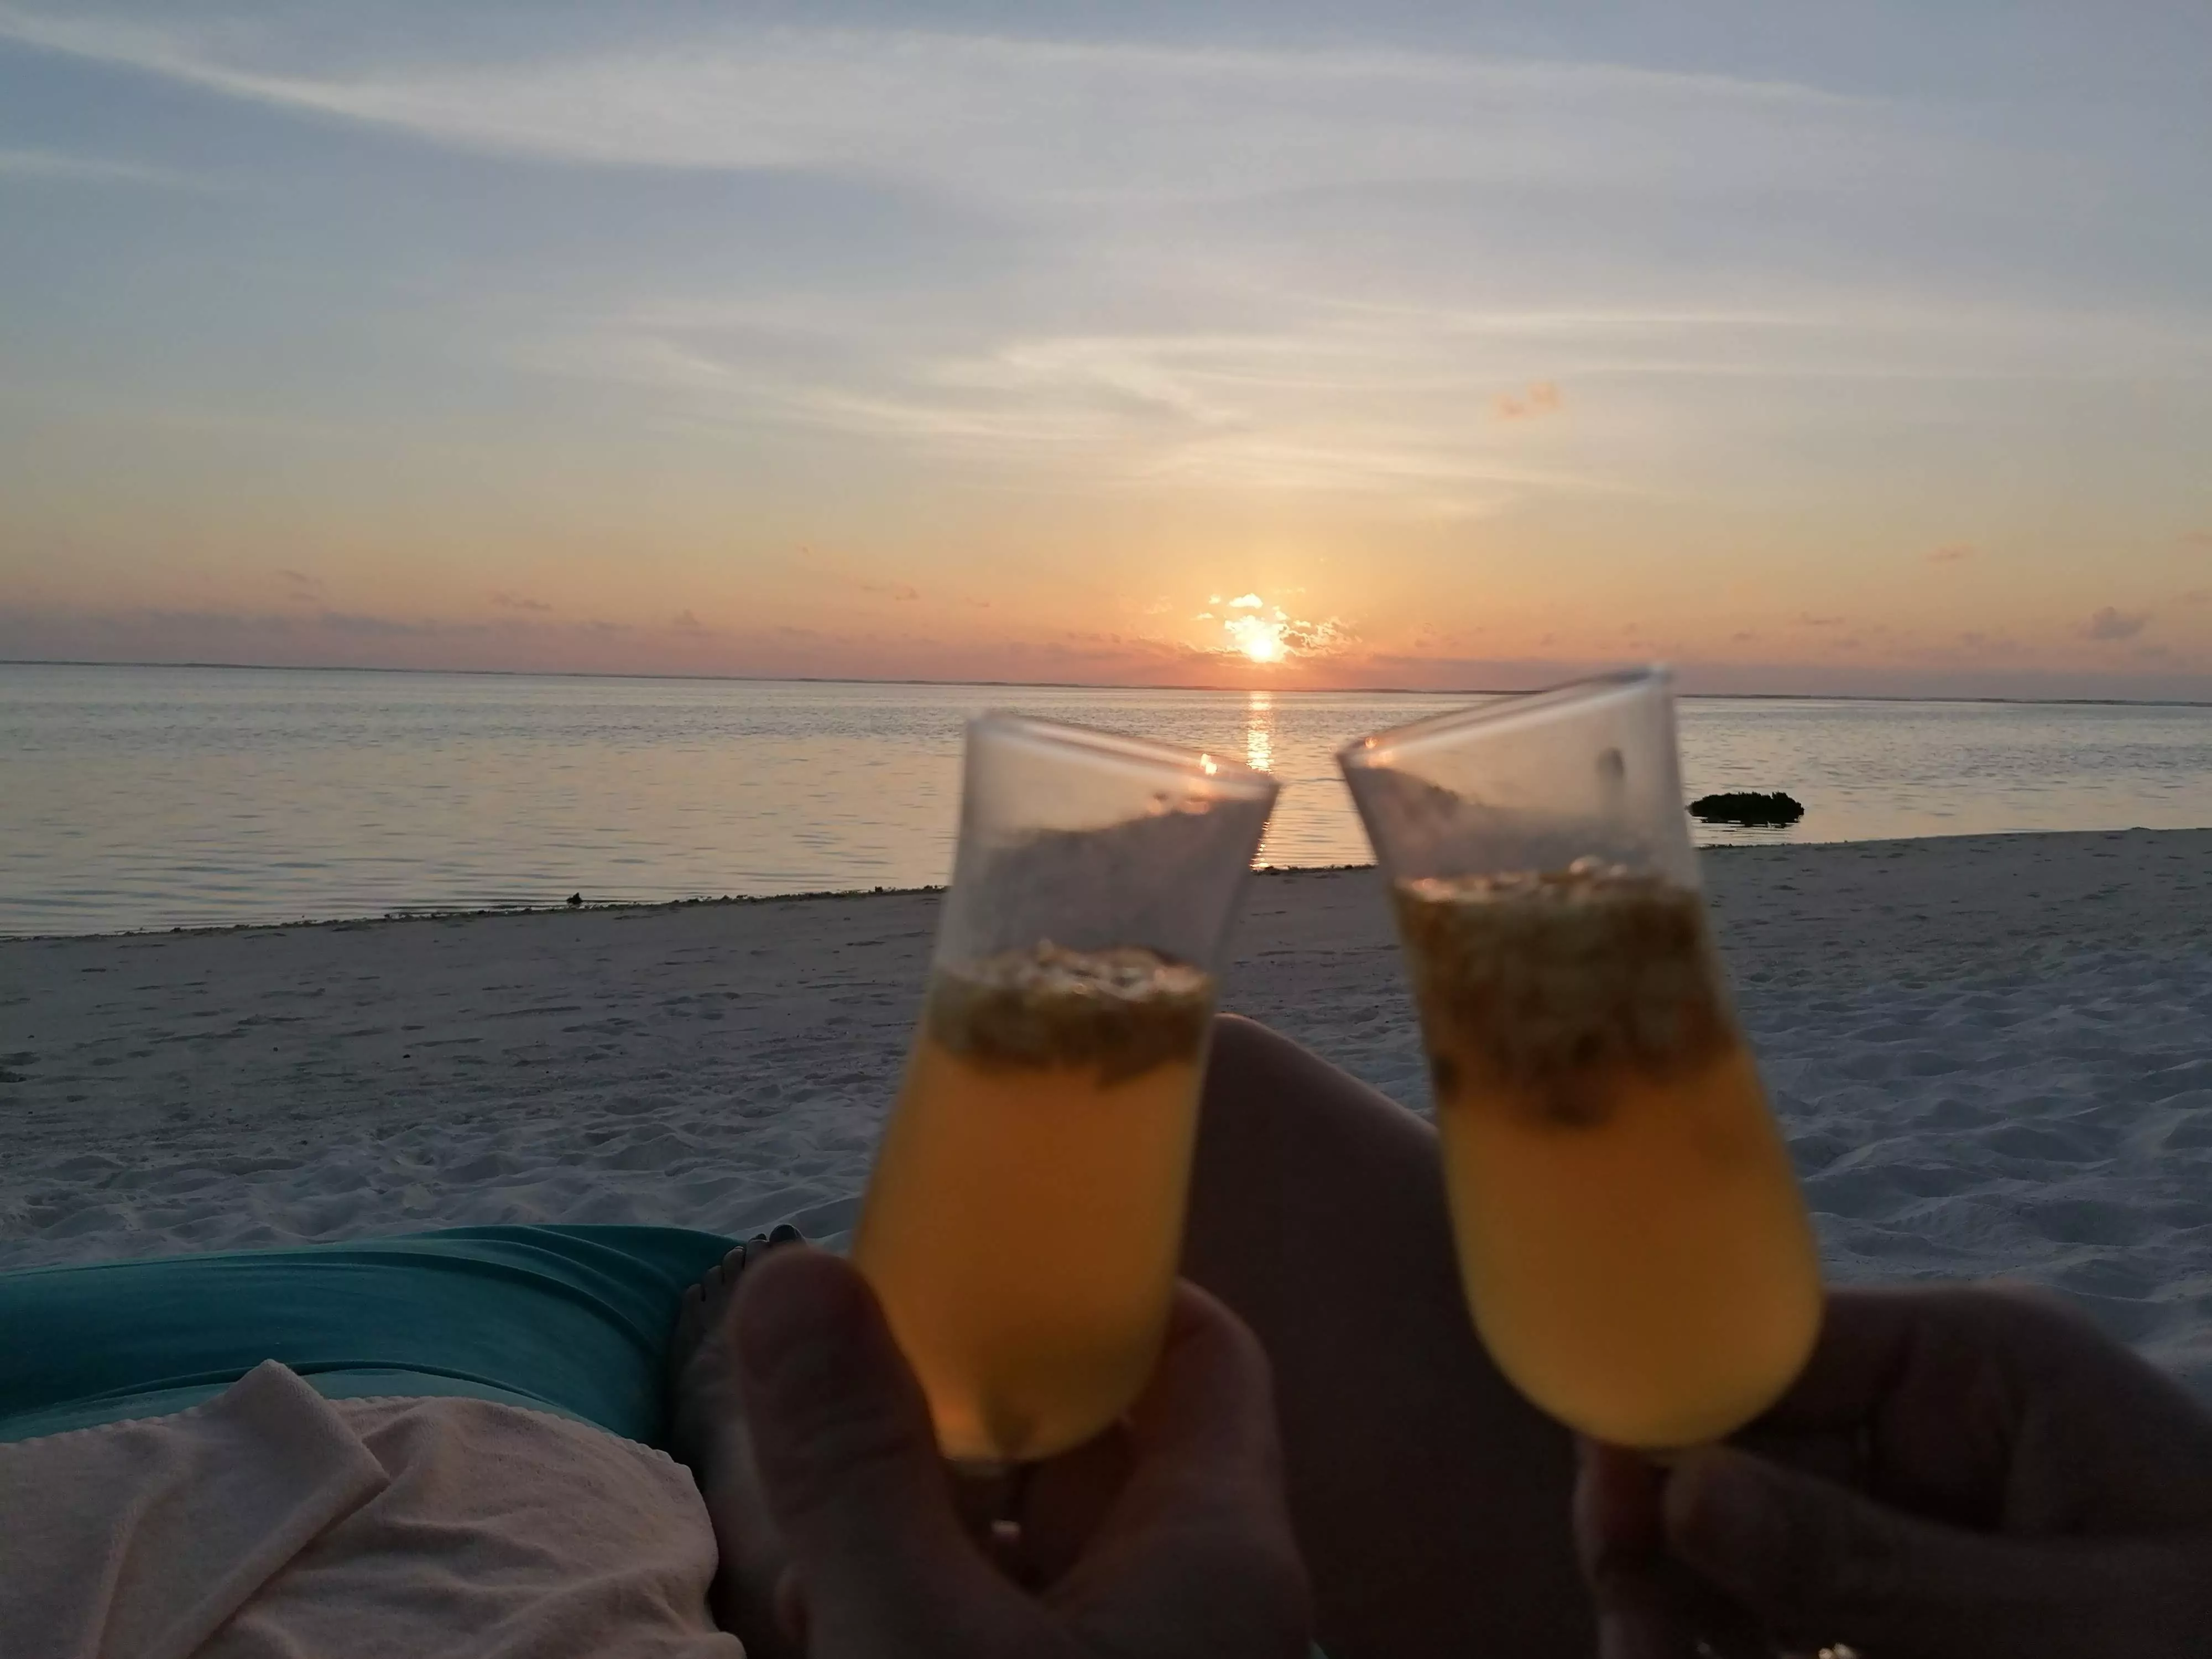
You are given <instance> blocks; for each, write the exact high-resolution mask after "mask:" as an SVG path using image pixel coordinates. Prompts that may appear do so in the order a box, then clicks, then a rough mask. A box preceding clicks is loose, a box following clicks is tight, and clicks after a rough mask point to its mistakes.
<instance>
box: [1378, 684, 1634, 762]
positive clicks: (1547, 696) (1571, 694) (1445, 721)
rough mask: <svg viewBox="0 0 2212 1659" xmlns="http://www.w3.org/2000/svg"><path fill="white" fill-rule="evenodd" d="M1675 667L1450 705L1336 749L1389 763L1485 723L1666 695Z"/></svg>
mask: <svg viewBox="0 0 2212 1659" xmlns="http://www.w3.org/2000/svg"><path fill="white" fill-rule="evenodd" d="M1673 685H1674V670H1673V669H1671V668H1669V667H1668V665H1666V664H1664V663H1645V664H1643V665H1640V666H1638V667H1635V668H1620V669H1614V670H1613V671H1611V672H1609V673H1604V674H1591V675H1589V676H1587V677H1585V678H1582V679H1578V680H1569V681H1568V682H1567V683H1566V684H1564V685H1553V686H1547V687H1546V688H1545V689H1544V690H1541V691H1515V692H1510V693H1508V694H1507V695H1506V696H1502V697H1499V698H1498V699H1497V700H1496V701H1495V702H1483V703H1477V704H1475V705H1474V707H1473V708H1450V709H1447V710H1445V711H1444V712H1443V714H1430V715H1428V716H1426V717H1425V718H1424V719H1421V720H1412V721H1408V722H1407V724H1406V725H1404V726H1391V727H1390V728H1389V730H1387V731H1383V732H1370V733H1369V734H1368V735H1367V736H1365V737H1364V738H1353V739H1352V741H1351V742H1350V743H1347V744H1345V745H1344V747H1343V748H1341V749H1340V750H1337V751H1336V758H1337V763H1338V764H1339V765H1340V766H1346V767H1360V768H1372V767H1378V766H1389V765H1390V764H1391V763H1392V762H1393V759H1394V757H1396V756H1399V755H1401V754H1406V753H1408V752H1418V751H1419V750H1422V749H1425V748H1427V747H1428V746H1429V745H1430V744H1432V743H1436V742H1438V741H1441V740H1446V739H1451V738H1459V737H1462V736H1464V735H1466V734H1467V733H1468V732H1476V731H1480V730H1481V729H1483V728H1485V727H1494V726H1515V725H1518V724H1520V723H1522V721H1524V720H1541V719H1544V718H1547V716H1550V715H1553V714H1564V713H1567V712H1569V711H1571V710H1573V709H1576V708H1583V707H1586V706H1588V705H1589V704H1590V703H1593V702H1602V701H1603V700H1605V699H1606V698H1607V697H1613V696H1649V695H1651V694H1652V693H1655V692H1656V693H1660V694H1662V695H1663V694H1664V693H1666V692H1667V691H1668V690H1671V689H1672V687H1673Z"/></svg>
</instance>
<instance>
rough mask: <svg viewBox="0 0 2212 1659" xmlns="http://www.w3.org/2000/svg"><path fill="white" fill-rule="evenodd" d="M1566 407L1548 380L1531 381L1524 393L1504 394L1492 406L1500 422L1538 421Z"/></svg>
mask: <svg viewBox="0 0 2212 1659" xmlns="http://www.w3.org/2000/svg"><path fill="white" fill-rule="evenodd" d="M1565 405H1566V399H1565V398H1564V397H1563V396H1561V395H1560V392H1559V387H1558V386H1555V385H1553V383H1552V382H1551V381H1549V380H1531V381H1530V382H1529V383H1528V390H1527V391H1526V392H1504V393H1501V394H1500V395H1499V397H1498V401H1497V403H1496V404H1495V405H1493V406H1494V407H1495V408H1496V410H1497V411H1498V419H1499V420H1501V421H1539V420H1541V419H1543V417H1544V416H1547V415H1556V414H1558V413H1559V410H1561V409H1563V408H1565Z"/></svg>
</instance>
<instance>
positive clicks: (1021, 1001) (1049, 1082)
mask: <svg viewBox="0 0 2212 1659" xmlns="http://www.w3.org/2000/svg"><path fill="white" fill-rule="evenodd" d="M1213 996H1214V982H1213V979H1212V975H1208V974H1206V973H1205V972H1203V971H1201V970H1200V969H1196V968H1194V967H1190V966H1188V965H1186V964H1183V963H1174V962H1170V961H1168V960H1166V959H1165V958H1164V957H1161V956H1159V955H1158V954H1156V953H1155V952H1153V951H1148V950H1142V949H1137V948H1134V947H1130V948H1122V949H1115V950H1109V951H1067V950H1062V949H1060V948H1059V947H1057V946H1054V945H1049V944H1045V945H1038V946H1036V947H1035V948H1034V949H1031V950H1028V951H1009V952H1006V953H1005V954H1003V955H1000V956H995V957H990V958H988V959H987V960H985V961H983V962H981V963H973V964H969V965H965V966H963V967H958V968H950V967H940V968H939V969H938V970H937V972H936V973H935V974H934V975H933V977H932V979H931V981H930V987H929V992H928V1000H927V1006H926V1007H925V1009H924V1012H923V1015H922V1020H921V1030H919V1031H918V1032H917V1033H916V1036H915V1047H914V1052H913V1054H912V1056H911V1058H910V1060H908V1066H907V1073H906V1080H905V1084H904V1085H903V1087H902V1089H901V1091H900V1094H899V1098H898V1103H897V1104H896V1107H895V1108H894V1109H893V1113H892V1117H891V1121H890V1127H888V1129H887V1130H886V1131H885V1133H884V1144H883V1149H882V1152H880V1154H879V1155H878V1158H877V1163H876V1168H875V1173H874V1175H873V1176H872V1178H871V1180H870V1182H869V1187H868V1196H867V1202H866V1209H865V1212H864V1213H863V1214H862V1216H861V1219H860V1228H859V1231H858V1232H857V1234H856V1236H855V1237H854V1247H853V1254H854V1260H855V1261H857V1262H858V1263H859V1265H860V1268H861V1270H862V1271H863V1272H864V1273H866V1275H867V1277H868V1279H869V1281H870V1282H871V1283H872V1285H874V1287H875V1289H876V1292H877V1294H878V1296H879V1297H881V1298H882V1301H883V1304H884V1312H885V1315H886V1316H887V1317H888V1318H889V1320H890V1326H891V1329H892V1332H893V1334H895V1335H896V1337H897V1339H898V1342H899V1346H900V1347H901V1348H902V1350H903V1351H904V1352H905V1354H906V1357H907V1359H908V1362H909V1363H910V1364H912V1365H913V1366H914V1368H915V1373H916V1375H917V1376H919V1377H920V1378H921V1385H922V1389H923V1390H924V1392H925V1393H927V1395H928V1396H929V1404H930V1410H931V1412H932V1413H933V1416H934V1417H935V1419H936V1424H937V1433H938V1442H939V1445H940V1447H941V1448H942V1449H944V1451H945V1455H947V1456H948V1457H951V1458H952V1459H954V1460H956V1461H959V1462H972V1463H1003V1462H1019V1461H1024V1460H1028V1459H1032V1458H1038V1457H1048V1456H1050V1455H1052V1454H1053V1453H1054V1452H1058V1451H1062V1450H1065V1449H1066V1448H1068V1447H1070V1446H1073V1445H1077V1444H1079V1443H1082V1442H1083V1441H1085V1440H1087V1439H1089V1438H1090V1437H1091V1436H1093V1435H1095V1434H1097V1432H1099V1431H1101V1430H1102V1429H1103V1428H1105V1427H1106V1426H1107V1425H1109V1424H1110V1423H1112V1422H1113V1421H1114V1420H1115V1419H1116V1418H1118V1417H1119V1416H1120V1415H1121V1413H1122V1412H1124V1411H1125V1410H1127V1407H1128V1406H1129V1404H1130V1402H1131V1401H1133V1400H1134V1399H1135V1398H1136V1396H1137V1395H1138V1393H1139V1391H1140V1390H1141V1389H1143V1387H1144V1385H1145V1381H1146V1378H1147V1377H1148V1376H1150V1375H1151V1373H1152V1365H1153V1363H1154V1361H1155V1360H1156V1359H1157V1358H1158V1355H1159V1347H1160V1342H1161V1339H1162V1337H1163V1335H1164V1332H1165V1329H1166V1323H1167V1312H1168V1306H1169V1301H1170V1297H1171V1296H1172V1294H1173V1291H1174V1286H1175V1275H1176V1260H1177V1258H1178V1256H1179V1255H1180V1254H1181V1249H1182V1216H1183V1206H1184V1199H1185V1194H1186V1192H1187V1189H1188V1184H1189V1178H1190V1159H1191V1147H1192V1141H1193V1139H1194V1134H1195V1132H1196V1124H1197V1106H1198V1092H1199V1085H1200V1072H1201V1068H1202V1065H1203V1061H1204V1058H1205V1049H1206V1035H1207V1032H1208V1030H1209V1029H1210V1024H1211V1018H1212V1007H1213Z"/></svg>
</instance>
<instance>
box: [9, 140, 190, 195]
mask: <svg viewBox="0 0 2212 1659" xmlns="http://www.w3.org/2000/svg"><path fill="white" fill-rule="evenodd" d="M0 179H52V180H55V181H57V182H64V183H69V182H74V183H80V184H91V185H149V186H152V187H154V188H155V189H161V190H197V189H204V188H205V181H204V180H201V179H193V178H191V177H188V176H187V175H185V174H184V173H174V172H172V171H170V170H169V169H167V168H166V167H147V166H145V165H144V164H143V163H142V162H138V161H114V160H112V159H110V158H108V157H106V156H99V155H68V154H65V153H64V152H62V151H59V150H51V149H0Z"/></svg>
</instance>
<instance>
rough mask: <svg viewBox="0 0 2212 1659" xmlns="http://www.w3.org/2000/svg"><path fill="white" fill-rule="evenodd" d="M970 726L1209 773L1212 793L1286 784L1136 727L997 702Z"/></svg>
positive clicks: (1065, 748)
mask: <svg viewBox="0 0 2212 1659" xmlns="http://www.w3.org/2000/svg"><path fill="white" fill-rule="evenodd" d="M968 730H969V736H970V738H979V737H983V738H994V739H999V740H1004V741H1011V742H1015V743H1026V744H1033V745H1035V746H1036V747H1037V748H1040V749H1051V750H1060V751H1062V752H1078V753H1083V754H1087V755H1091V756H1095V757H1097V758H1098V759H1100V760H1103V761H1109V762H1119V763H1121V764H1123V765H1125V766H1127V767H1130V768H1132V769H1142V770H1146V771H1152V772H1162V773H1172V774H1174V775H1176V776H1178V777H1184V778H1193V777H1195V778H1203V779H1204V780H1205V781H1206V787H1207V789H1208V791H1209V792H1210V793H1218V794H1219V795H1221V796H1223V797H1225V798H1227V799H1246V800H1258V799H1262V798H1263V797H1266V796H1267V795H1271V794H1273V793H1274V792H1275V791H1276V790H1277V789H1279V788H1280V787H1281V785H1280V784H1279V781H1277V780H1276V779H1275V778H1273V776H1271V775H1268V774H1267V773H1265V772H1262V771H1261V770H1260V769H1258V768H1257V767H1252V766H1247V765H1245V764H1244V763H1243V762H1242V761H1236V760H1231V759H1230V758H1228V757H1226V756H1224V755H1217V754H1215V753H1214V752H1213V751H1212V750H1206V749H1188V748H1185V747H1184V746H1182V744H1173V743H1163V742H1162V741H1160V740H1159V739H1158V738H1146V737H1140V736H1139V735H1138V734H1136V733H1135V732H1116V731H1112V730H1109V728H1107V727H1104V726H1077V725H1074V724H1072V723H1071V722H1069V721H1066V720H1046V719H1044V718H1043V717H1042V716H1041V715H1036V714H1016V713H1015V712H1014V711H1013V710H1012V709H1006V708H994V709H992V710H990V711H988V712H987V713H986V714H978V715H976V716H975V719H973V720H969V722H968Z"/></svg>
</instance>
